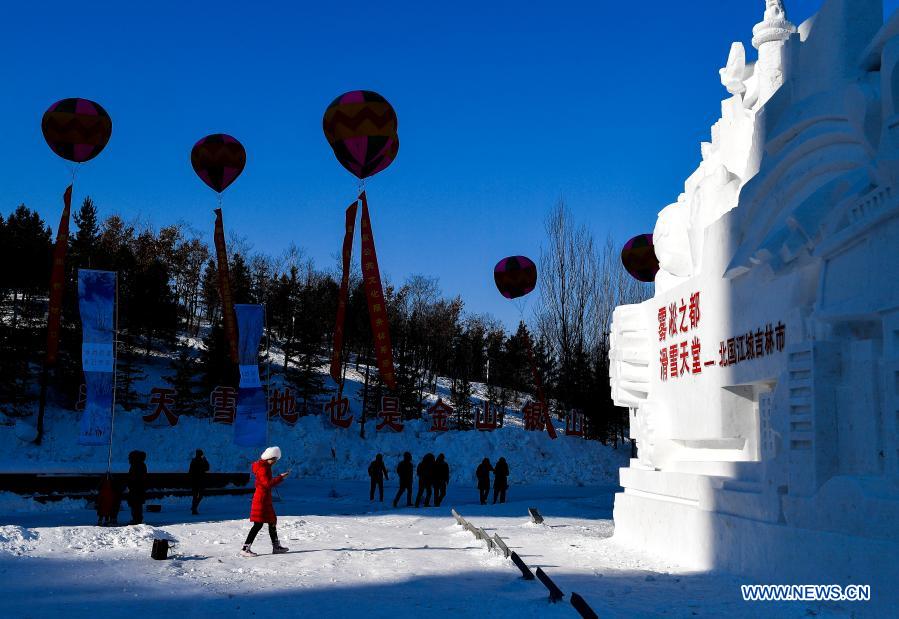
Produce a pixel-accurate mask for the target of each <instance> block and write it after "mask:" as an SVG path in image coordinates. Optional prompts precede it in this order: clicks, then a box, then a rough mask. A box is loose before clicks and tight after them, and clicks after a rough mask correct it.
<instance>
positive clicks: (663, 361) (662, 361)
mask: <svg viewBox="0 0 899 619" xmlns="http://www.w3.org/2000/svg"><path fill="white" fill-rule="evenodd" d="M659 367H660V369H661V371H662V375H661V379H662V380H663V381H666V380H668V347H667V346H666V347H665V348H662V349H661V350H659Z"/></svg>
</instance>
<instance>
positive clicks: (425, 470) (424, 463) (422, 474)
mask: <svg viewBox="0 0 899 619" xmlns="http://www.w3.org/2000/svg"><path fill="white" fill-rule="evenodd" d="M416 472H417V473H418V496H416V497H415V507H419V506H420V505H421V495H422V494H424V495H425V507H430V506H431V490H432V487H433V485H434V454H431V453H429V454H425V457H424V458H422V459H421V462H419V463H418V469H417V471H416Z"/></svg>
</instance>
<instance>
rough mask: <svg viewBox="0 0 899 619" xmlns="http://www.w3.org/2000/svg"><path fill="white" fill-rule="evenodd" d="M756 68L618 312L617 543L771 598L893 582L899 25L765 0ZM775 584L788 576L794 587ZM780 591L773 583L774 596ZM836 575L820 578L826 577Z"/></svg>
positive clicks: (733, 79) (731, 78)
mask: <svg viewBox="0 0 899 619" xmlns="http://www.w3.org/2000/svg"><path fill="white" fill-rule="evenodd" d="M765 5H766V6H765V12H764V17H763V20H762V22H761V23H759V24H757V25H756V26H755V28H753V39H752V44H753V46H754V47H755V48H756V49H757V50H758V60H757V61H756V62H754V63H753V62H747V60H746V52H745V50H744V49H743V46H742V44H740V43H734V44H733V46H732V47H731V50H730V54H729V57H728V61H727V66H726V67H725V68H723V69H722V70H721V81H722V84H723V85H724V86H725V88H726V89H727V91H728V92H729V93H730V97H729V98H728V99H726V100H724V101H723V102H722V104H721V110H722V114H721V119H720V120H719V121H718V122H717V123H716V124H715V125H714V126H713V127H712V135H711V141H710V142H708V143H703V144H702V162H701V163H700V165H699V167H698V168H697V169H696V171H695V172H693V174H692V175H691V176H690V177H689V178H688V179H687V181H686V183H685V188H684V193H682V194H681V195H680V196H679V197H678V198H677V200H676V201H675V202H674V203H673V204H671V205H669V206H666V207H665V208H664V209H662V211H661V212H660V213H659V217H658V222H657V224H656V228H655V231H654V241H655V245H656V253H657V256H658V258H659V262H660V265H661V269H660V271H659V273H658V275H657V277H656V281H655V296H654V297H653V298H652V299H650V300H648V301H646V302H644V303H642V304H640V305H630V306H621V307H619V308H617V309H616V311H615V316H614V322H613V326H612V331H613V333H612V351H611V353H610V359H611V365H612V379H611V382H612V394H613V398H614V399H615V402H616V403H617V404H618V405H621V406H627V407H629V408H630V411H631V435H632V437H633V438H634V439H636V441H637V446H638V458H636V459H634V460H632V461H631V465H630V466H629V467H627V468H623V469H621V485H622V487H623V488H624V491H623V492H622V493H619V494H618V495H617V496H616V500H615V537H616V539H618V540H620V541H622V542H624V543H626V544H632V545H635V546H641V547H644V548H646V549H648V550H651V551H654V552H656V553H658V554H662V555H667V556H668V557H670V558H671V559H673V560H677V561H679V562H685V561H686V562H687V563H688V564H690V565H692V566H694V567H697V568H701V569H711V568H717V569H725V570H728V571H733V572H737V573H742V574H746V575H748V576H753V577H757V578H765V579H766V580H767V582H797V581H802V582H827V583H831V582H841V579H842V582H846V583H851V582H860V583H863V584H864V583H866V582H867V583H871V584H874V583H893V584H891V585H890V586H894V584H895V583H896V582H899V567H897V562H896V561H895V560H891V559H887V557H892V558H893V559H895V557H896V556H899V555H897V550H899V15H893V16H892V18H891V19H890V20H889V21H888V23H886V24H884V23H883V6H882V2H881V1H880V0H825V2H824V3H823V7H822V8H821V10H820V11H819V13H818V14H817V15H816V16H815V17H813V18H812V19H809V20H808V21H806V22H805V23H803V24H802V25H800V26H799V27H798V28H797V27H795V26H794V25H793V24H792V23H790V21H789V20H788V18H787V14H786V12H785V8H784V5H783V2H781V0H767V2H766V3H765ZM778 570H780V572H782V573H780V572H779V571H778ZM772 575H777V578H773V579H772ZM822 579H823V580H822Z"/></svg>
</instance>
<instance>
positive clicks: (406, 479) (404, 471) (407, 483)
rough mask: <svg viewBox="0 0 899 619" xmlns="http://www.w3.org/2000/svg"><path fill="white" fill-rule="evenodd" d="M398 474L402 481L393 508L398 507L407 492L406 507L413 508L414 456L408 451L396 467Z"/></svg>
mask: <svg viewBox="0 0 899 619" xmlns="http://www.w3.org/2000/svg"><path fill="white" fill-rule="evenodd" d="M396 474H397V476H398V477H399V479H400V489H399V490H397V493H396V496H395V497H394V499H393V506H394V507H396V505H397V503H399V502H400V497H401V496H403V492H405V493H406V505H407V506H409V507H412V454H410V453H409V452H408V451H407V452H406V453H404V454H403V460H402V461H401V462H400V463H399V464H397V465H396Z"/></svg>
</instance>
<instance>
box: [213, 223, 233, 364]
mask: <svg viewBox="0 0 899 619" xmlns="http://www.w3.org/2000/svg"><path fill="white" fill-rule="evenodd" d="M213 239H214V240H215V255H216V259H217V260H218V274H219V296H220V297H221V298H222V322H223V323H224V325H225V339H227V340H228V356H229V357H230V358H231V363H233V364H234V365H235V366H236V365H238V364H239V359H238V355H237V326H236V324H235V320H234V298H233V297H232V296H231V277H230V275H229V273H228V251H227V249H226V248H225V224H224V223H223V222H222V209H220V208H217V209H215V234H214V235H213Z"/></svg>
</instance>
